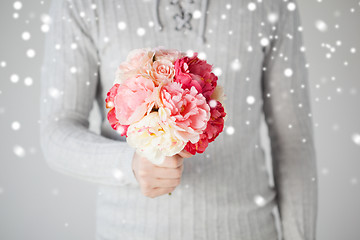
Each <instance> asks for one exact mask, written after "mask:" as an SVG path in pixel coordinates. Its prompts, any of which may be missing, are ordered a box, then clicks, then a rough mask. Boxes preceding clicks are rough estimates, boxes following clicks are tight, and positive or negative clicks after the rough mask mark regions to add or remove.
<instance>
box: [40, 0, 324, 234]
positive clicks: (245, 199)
mask: <svg viewBox="0 0 360 240" xmlns="http://www.w3.org/2000/svg"><path fill="white" fill-rule="evenodd" d="M49 15H50V17H51V24H50V31H49V32H48V33H47V35H46V44H45V55H44V60H43V67H42V73H41V81H42V90H41V101H40V106H41V146H42V150H43V153H44V156H45V158H46V160H47V162H48V164H49V166H50V167H51V168H53V169H54V170H56V171H59V172H62V173H64V174H67V175H71V176H75V177H78V178H81V179H84V180H86V181H91V182H93V183H96V184H97V185H98V187H99V194H98V200H97V209H96V217H97V219H96V221H97V225H96V226H97V229H96V238H97V239H104V240H105V239H107V240H115V239H116V240H120V239H121V240H122V239H139V240H145V239H147V240H152V239H159V240H169V239H173V240H180V239H184V240H192V239H196V240H201V239H206V240H211V239H221V240H226V239H241V240H265V239H266V240H275V239H277V238H278V237H279V236H280V235H282V236H283V238H284V239H285V240H313V239H315V229H316V227H315V226H316V212H317V176H316V153H315V148H314V139H313V126H312V115H311V106H310V100H309V99H310V98H309V83H308V72H307V68H306V61H305V56H304V48H303V40H302V28H301V23H300V20H299V13H298V8H297V5H296V2H293V1H292V2H290V1H284V0H269V1H253V2H251V1H248V0H228V1H225V2H224V1H220V0H202V1H200V0H194V1H188V0H183V1H180V0H172V1H167V0H131V1H130V0H111V1H110V0H109V1H101V0H73V1H72V0H66V1H65V0H54V1H53V2H52V4H51V8H50V12H49ZM157 46H164V47H166V48H171V49H178V50H181V51H184V52H187V53H189V54H191V53H192V52H198V53H199V57H201V58H203V59H206V60H207V61H208V62H209V63H210V64H212V65H213V66H214V72H215V74H216V75H218V77H219V80H218V84H220V85H223V86H224V91H225V94H226V99H225V102H224V104H225V109H226V112H227V117H226V121H225V130H224V132H223V133H221V134H220V135H219V137H218V138H217V139H216V140H215V141H214V142H212V143H210V144H209V146H208V148H207V149H206V151H205V152H204V153H203V154H197V155H194V156H193V157H191V158H188V159H184V171H183V175H182V178H181V183H180V185H179V186H178V187H177V188H176V189H175V190H174V192H173V194H172V195H171V196H169V195H162V196H160V197H156V198H148V197H145V196H144V195H142V194H141V191H140V188H139V184H138V182H137V180H136V178H135V177H134V174H133V172H132V168H131V162H132V158H133V155H134V152H135V149H133V148H131V147H130V146H129V145H128V144H127V142H126V139H125V138H124V137H122V136H120V135H119V134H118V133H117V132H116V131H114V130H113V129H111V126H110V124H109V123H108V121H107V119H106V114H107V110H106V108H105V101H104V99H105V97H106V93H107V91H108V90H109V89H110V88H111V86H112V84H113V81H114V78H115V72H116V69H117V67H118V65H119V64H120V63H121V62H123V61H124V60H125V59H126V56H127V54H128V52H129V51H130V50H132V49H135V48H145V47H157ZM94 102H95V103H96V104H97V105H98V106H99V109H100V112H101V113H100V114H101V119H102V122H101V126H100V129H101V130H100V134H97V133H94V132H92V131H90V130H89V113H90V111H91V109H92V108H93V103H94ZM263 117H264V118H263ZM263 119H265V121H263ZM262 122H263V123H266V126H267V127H268V136H269V139H270V143H271V145H270V146H271V160H272V161H271V162H272V165H271V166H272V171H271V168H270V169H269V167H267V166H268V165H267V162H266V157H265V151H264V147H263V145H262V143H261V124H262ZM272 173H273V180H274V183H275V184H271V182H272V181H271V180H272ZM274 207H277V208H278V209H279V213H280V223H281V225H280V226H281V228H280V231H278V228H277V227H276V218H275V217H274V215H273V209H274Z"/></svg>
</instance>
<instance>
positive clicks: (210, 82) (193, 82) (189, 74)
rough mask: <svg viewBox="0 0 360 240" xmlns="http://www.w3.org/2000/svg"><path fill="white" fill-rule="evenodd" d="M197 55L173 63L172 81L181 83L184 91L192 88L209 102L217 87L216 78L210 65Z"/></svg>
mask: <svg viewBox="0 0 360 240" xmlns="http://www.w3.org/2000/svg"><path fill="white" fill-rule="evenodd" d="M197 55H198V53H194V56H192V57H191V58H189V57H183V58H180V59H178V60H176V61H175V63H174V68H175V78H174V81H175V82H178V83H181V84H182V88H184V89H190V88H191V86H194V87H195V88H196V90H197V91H198V92H199V93H202V94H203V95H204V97H205V98H206V100H208V101H209V100H210V96H211V94H212V93H213V91H214V89H215V87H216V85H217V80H218V77H217V76H216V75H215V74H214V73H212V72H211V70H212V65H210V64H208V63H207V62H206V61H205V60H201V59H199V58H198V57H197Z"/></svg>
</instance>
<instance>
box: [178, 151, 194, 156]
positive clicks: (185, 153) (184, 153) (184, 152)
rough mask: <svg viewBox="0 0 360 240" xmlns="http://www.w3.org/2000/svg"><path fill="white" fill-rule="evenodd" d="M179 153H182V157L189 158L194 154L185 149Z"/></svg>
mask: <svg viewBox="0 0 360 240" xmlns="http://www.w3.org/2000/svg"><path fill="white" fill-rule="evenodd" d="M178 155H180V157H182V158H189V157H192V156H193V155H192V154H191V153H189V152H188V151H186V150H185V149H183V150H182V151H181V152H179V153H178Z"/></svg>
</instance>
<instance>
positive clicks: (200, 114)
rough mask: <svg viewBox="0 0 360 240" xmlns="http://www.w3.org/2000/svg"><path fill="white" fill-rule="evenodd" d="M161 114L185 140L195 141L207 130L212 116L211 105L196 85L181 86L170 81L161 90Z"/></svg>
mask: <svg viewBox="0 0 360 240" xmlns="http://www.w3.org/2000/svg"><path fill="white" fill-rule="evenodd" d="M159 100H160V103H159V105H160V108H159V114H160V117H161V120H162V121H167V122H168V123H169V124H170V125H172V126H173V127H174V129H175V135H176V136H177V137H178V138H179V139H182V140H184V141H185V142H187V141H191V142H192V143H195V142H197V141H198V140H199V135H200V134H201V133H202V132H203V131H204V130H205V128H206V126H207V122H208V121H209V118H210V107H209V105H208V104H207V103H206V99H205V97H204V96H203V95H202V94H199V93H198V91H197V90H196V89H195V87H191V89H183V88H181V84H179V83H174V82H172V83H169V84H167V85H165V86H163V87H162V88H161V90H160V98H159Z"/></svg>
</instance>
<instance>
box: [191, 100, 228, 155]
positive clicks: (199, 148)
mask: <svg viewBox="0 0 360 240" xmlns="http://www.w3.org/2000/svg"><path fill="white" fill-rule="evenodd" d="M211 101H213V100H211ZM210 112H211V117H210V120H209V121H208V122H207V126H206V129H205V131H204V133H203V134H201V135H200V140H199V141H198V142H197V143H191V142H190V141H189V142H188V143H187V144H186V146H185V150H186V151H188V152H189V153H191V154H193V155H194V154H195V153H203V152H204V151H205V149H206V148H207V146H208V144H209V143H210V142H212V141H214V140H215V138H216V137H217V136H219V134H220V133H221V132H222V131H223V129H224V117H225V116H226V113H225V111H224V108H223V106H222V104H221V103H220V102H219V101H216V106H214V107H212V108H211V110H210Z"/></svg>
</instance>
